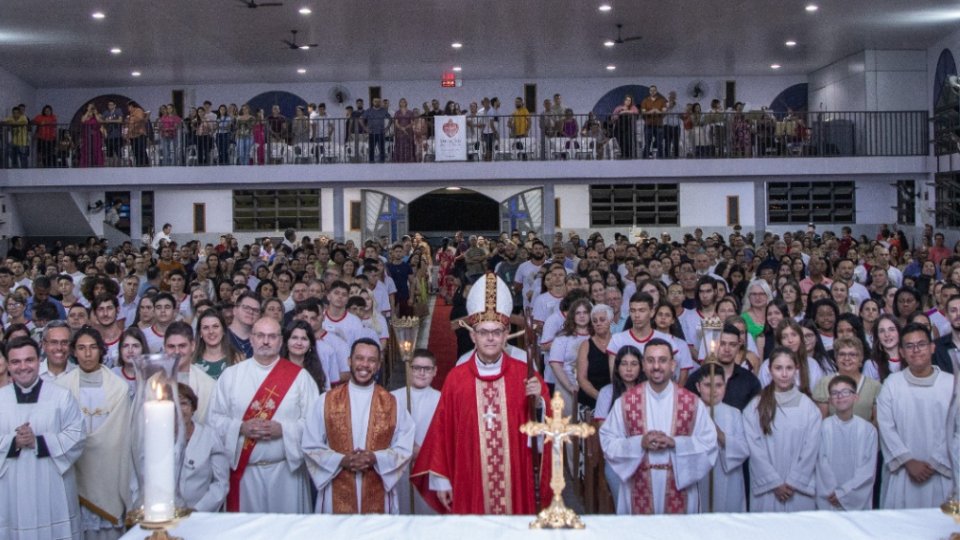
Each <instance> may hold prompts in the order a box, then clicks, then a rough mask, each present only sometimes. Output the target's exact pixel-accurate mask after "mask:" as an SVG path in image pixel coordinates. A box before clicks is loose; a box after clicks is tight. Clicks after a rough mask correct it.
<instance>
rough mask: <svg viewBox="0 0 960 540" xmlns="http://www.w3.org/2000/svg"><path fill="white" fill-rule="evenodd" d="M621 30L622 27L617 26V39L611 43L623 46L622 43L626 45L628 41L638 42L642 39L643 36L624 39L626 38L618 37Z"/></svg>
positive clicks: (620, 25)
mask: <svg viewBox="0 0 960 540" xmlns="http://www.w3.org/2000/svg"><path fill="white" fill-rule="evenodd" d="M621 28H623V25H622V24H617V39H615V40H613V42H614V43H616V44H617V45H623V44H624V43H626V42H628V41H639V40H641V39H643V36H633V37H626V38H625V37H621V36H620V29H621Z"/></svg>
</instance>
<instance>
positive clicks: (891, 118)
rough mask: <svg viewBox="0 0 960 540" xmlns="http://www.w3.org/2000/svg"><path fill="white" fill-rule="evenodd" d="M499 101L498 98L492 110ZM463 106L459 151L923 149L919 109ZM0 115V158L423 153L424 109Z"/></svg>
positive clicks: (56, 161)
mask: <svg viewBox="0 0 960 540" xmlns="http://www.w3.org/2000/svg"><path fill="white" fill-rule="evenodd" d="M501 110H502V109H501ZM502 111H503V112H498V114H496V115H491V116H486V115H469V114H468V115H466V126H467V159H468V161H478V162H480V161H502V160H529V161H555V160H610V159H718V158H777V157H781V158H788V157H837V156H839V157H867V156H869V157H873V156H923V155H928V154H929V152H930V150H929V145H928V131H929V127H928V122H927V114H926V112H924V111H904V112H831V113H803V114H795V115H790V116H786V115H778V114H774V113H770V112H764V111H757V112H748V113H734V112H723V113H721V112H710V113H705V114H663V115H656V116H648V115H643V114H621V115H618V116H616V117H615V116H613V115H610V116H606V117H598V116H594V115H593V114H592V113H591V114H589V115H574V114H565V115H531V116H516V115H513V114H512V113H510V112H508V111H506V110H502ZM382 124H383V125H382V127H380V126H379V125H374V124H372V123H370V122H367V121H361V119H359V118H329V117H325V118H314V119H310V118H308V117H302V118H299V117H298V118H289V119H288V118H283V117H267V118H260V119H257V118H254V117H247V118H239V119H233V118H224V119H218V120H214V121H198V120H193V121H181V120H180V119H179V118H176V119H173V120H168V119H152V120H150V121H147V122H141V123H139V124H133V123H131V122H129V121H124V122H122V123H112V124H110V123H101V122H99V121H97V119H95V118H91V119H90V120H88V121H86V122H84V123H81V124H45V125H34V124H30V125H26V126H23V125H10V124H2V125H0V141H2V143H3V144H2V145H0V166H2V167H5V168H34V167H44V168H57V167H62V168H74V167H79V168H88V167H138V166H139V167H145V166H150V167H159V166H218V165H271V164H328V163H370V162H391V163H418V162H429V161H434V159H435V151H434V133H433V131H434V127H433V118H432V117H420V118H413V117H412V116H404V115H397V114H396V113H395V114H394V116H393V117H392V119H388V120H385V121H382Z"/></svg>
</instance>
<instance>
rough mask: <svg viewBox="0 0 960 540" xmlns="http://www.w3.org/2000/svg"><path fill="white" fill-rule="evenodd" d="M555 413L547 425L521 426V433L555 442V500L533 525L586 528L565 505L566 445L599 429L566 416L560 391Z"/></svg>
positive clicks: (552, 402) (553, 405)
mask: <svg viewBox="0 0 960 540" xmlns="http://www.w3.org/2000/svg"><path fill="white" fill-rule="evenodd" d="M550 410H551V412H552V413H553V414H552V415H551V417H550V418H549V419H548V421H547V422H532V421H531V422H527V423H526V424H524V425H522V426H520V432H521V433H523V434H525V435H529V436H530V437H536V436H538V435H543V436H544V438H546V439H548V440H550V441H551V442H552V443H553V472H552V474H551V476H550V489H552V490H553V501H551V502H550V507H549V508H547V509H546V510H543V511H542V512H540V514H538V515H537V519H536V520H534V521H533V522H531V523H530V528H531V529H582V528H583V527H584V525H583V522H582V521H580V517H579V516H577V514H576V512H574V511H573V510H570V509H569V508H567V507H566V506H565V505H564V504H563V496H562V493H563V488H564V487H565V486H566V485H567V482H566V480H564V478H563V443H564V442H565V441H566V440H568V439H570V438H571V437H581V438H585V437H589V436H591V435H593V434H594V433H596V431H597V430H596V429H595V428H594V427H593V426H591V425H590V424H587V423H581V424H572V423H570V417H569V416H568V417H566V418H564V416H563V398H562V397H560V392H556V393H554V394H553V399H551V400H550Z"/></svg>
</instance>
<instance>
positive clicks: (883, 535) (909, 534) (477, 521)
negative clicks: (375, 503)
mask: <svg viewBox="0 0 960 540" xmlns="http://www.w3.org/2000/svg"><path fill="white" fill-rule="evenodd" d="M581 517H582V519H583V521H584V523H586V526H587V528H586V529H585V530H582V531H575V530H564V531H544V530H539V531H534V530H530V529H529V528H528V525H529V523H530V521H531V520H532V519H533V517H532V516H510V517H495V516H445V517H441V516H433V517H427V516H423V517H421V516H383V515H349V516H331V515H290V514H270V515H267V514H195V515H192V516H190V517H189V518H187V519H186V520H184V521H183V522H181V523H180V524H179V525H178V526H177V527H176V528H173V529H171V530H170V531H169V532H170V535H171V536H177V537H180V538H183V540H237V539H238V538H242V539H243V540H276V539H278V538H283V539H287V540H293V539H300V538H302V539H312V538H349V539H351V540H365V539H370V540H384V539H390V540H400V539H410V540H422V539H424V538H451V539H455V540H471V539H475V538H476V539H480V538H483V539H491V538H495V539H496V540H521V539H522V540H531V539H537V538H550V539H587V538H590V539H593V538H608V539H612V538H630V539H631V540H641V539H651V540H652V539H663V540H704V539H709V540H754V539H755V540H770V539H771V538H776V539H777V540H810V539H816V540H854V539H864V540H867V539H869V540H877V539H882V540H940V539H945V538H947V537H949V536H950V533H951V532H955V531H960V526H957V525H955V524H954V522H953V520H952V519H951V518H949V517H947V516H945V515H944V514H943V513H942V512H941V511H940V509H938V508H935V509H924V510H876V511H870V512H797V513H793V514H700V515H693V516H611V515H585V516H581ZM148 536H150V532H149V531H144V530H142V529H140V528H139V527H137V528H134V529H131V530H130V532H128V533H127V534H126V535H125V536H123V539H122V540H144V539H145V538H147V537H148Z"/></svg>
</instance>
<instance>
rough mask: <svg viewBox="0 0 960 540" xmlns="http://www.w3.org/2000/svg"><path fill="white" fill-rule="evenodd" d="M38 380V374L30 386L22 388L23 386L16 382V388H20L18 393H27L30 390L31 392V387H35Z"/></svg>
mask: <svg viewBox="0 0 960 540" xmlns="http://www.w3.org/2000/svg"><path fill="white" fill-rule="evenodd" d="M39 382H40V376H39V375H38V376H37V380H35V381H33V384H31V385H30V386H28V387H26V388H24V387H22V386H20V385H19V384H17V388H19V389H20V393H22V394H29V393H30V392H33V389H34V388H36V387H37V383H39ZM14 384H16V383H14Z"/></svg>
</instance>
